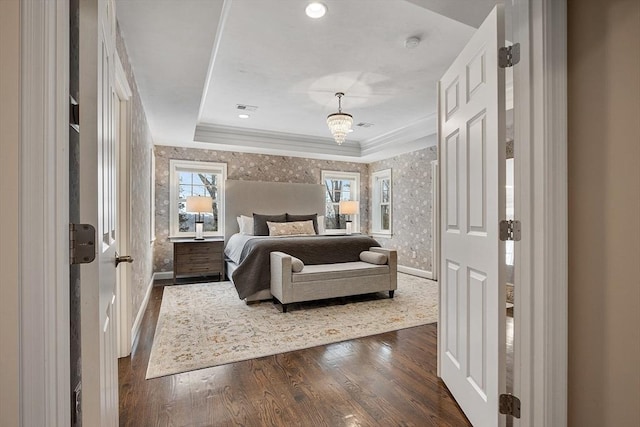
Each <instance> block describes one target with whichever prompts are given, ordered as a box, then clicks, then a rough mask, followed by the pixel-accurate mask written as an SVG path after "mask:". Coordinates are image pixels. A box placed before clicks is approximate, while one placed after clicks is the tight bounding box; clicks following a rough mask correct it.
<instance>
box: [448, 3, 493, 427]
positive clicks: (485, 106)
mask: <svg viewBox="0 0 640 427" xmlns="http://www.w3.org/2000/svg"><path fill="white" fill-rule="evenodd" d="M503 44H504V30H503V17H502V8H501V6H500V5H499V6H496V8H495V9H494V10H493V11H492V12H491V14H489V16H488V17H487V19H486V20H485V22H484V23H483V24H482V26H481V27H480V28H479V29H478V31H477V32H476V34H475V35H474V36H473V37H472V39H471V40H470V41H469V43H468V44H467V46H466V47H465V48H464V49H463V51H462V52H461V53H460V55H459V56H458V58H457V59H456V60H455V61H454V63H453V64H452V65H451V67H450V68H449V70H448V71H447V72H446V73H445V74H444V76H443V77H442V79H441V80H440V83H439V129H440V137H439V138H440V140H439V144H440V153H441V157H442V159H441V163H440V164H441V165H442V172H441V176H442V184H441V185H442V189H443V195H444V198H445V200H444V203H442V205H441V208H440V209H441V218H444V219H445V221H443V224H442V230H441V250H442V252H441V260H442V261H441V262H442V267H441V270H442V271H443V272H444V274H443V275H442V276H441V278H440V279H441V280H440V287H441V301H440V303H441V305H440V306H441V315H440V322H441V330H442V331H443V334H442V336H441V345H440V346H439V348H440V350H439V351H440V352H441V353H442V354H440V361H441V366H440V373H441V376H442V379H443V381H444V382H445V383H446V384H447V386H448V387H449V389H450V390H451V393H452V394H453V395H454V397H455V399H456V401H457V402H458V403H459V404H460V407H461V408H462V409H463V411H464V412H465V414H466V415H467V417H468V418H469V420H470V421H471V422H472V423H473V425H475V426H492V427H493V426H501V425H504V417H501V416H499V414H498V398H499V394H500V393H502V392H504V376H505V375H504V361H505V339H504V337H505V332H504V331H505V309H504V303H503V301H504V272H503V270H504V268H503V267H502V265H503V263H502V260H503V257H504V245H503V244H501V242H500V240H499V236H498V228H499V227H498V224H499V221H500V219H501V216H502V213H503V212H504V206H505V195H504V193H505V187H504V185H505V178H504V155H505V154H504V153H505V147H504V145H505V113H504V71H503V70H501V69H499V68H498V64H497V55H498V48H499V47H500V46H502V45H503ZM460 94H462V98H461V96H460Z"/></svg>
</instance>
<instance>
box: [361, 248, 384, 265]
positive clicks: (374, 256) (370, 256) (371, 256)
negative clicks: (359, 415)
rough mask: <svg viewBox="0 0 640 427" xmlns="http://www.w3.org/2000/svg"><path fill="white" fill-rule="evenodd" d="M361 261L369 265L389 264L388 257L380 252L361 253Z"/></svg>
mask: <svg viewBox="0 0 640 427" xmlns="http://www.w3.org/2000/svg"><path fill="white" fill-rule="evenodd" d="M360 261H364V262H368V263H369V264H376V265H384V264H386V263H387V256H386V255H385V254H381V253H379V252H371V251H362V252H360Z"/></svg>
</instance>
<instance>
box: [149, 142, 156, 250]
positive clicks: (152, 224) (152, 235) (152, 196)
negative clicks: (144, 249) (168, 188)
mask: <svg viewBox="0 0 640 427" xmlns="http://www.w3.org/2000/svg"><path fill="white" fill-rule="evenodd" d="M150 163H151V171H150V172H151V173H150V175H149V176H150V177H151V179H150V181H151V182H150V184H149V186H150V189H149V244H150V245H151V246H153V243H154V242H155V241H156V151H155V149H154V147H153V146H151V159H150Z"/></svg>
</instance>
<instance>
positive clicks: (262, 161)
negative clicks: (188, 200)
mask: <svg viewBox="0 0 640 427" xmlns="http://www.w3.org/2000/svg"><path fill="white" fill-rule="evenodd" d="M155 152H156V242H155V248H154V254H153V269H154V271H155V272H162V271H172V270H173V247H172V244H171V242H170V241H169V160H170V159H179V160H198V161H210V162H220V163H226V164H227V179H235V180H246V181H267V182H295V183H305V184H319V183H320V175H321V171H322V170H333V171H343V172H360V213H361V215H362V216H361V217H360V227H361V229H362V232H363V233H366V232H367V230H368V226H369V221H368V218H369V185H368V183H369V168H368V165H366V164H362V163H354V162H340V161H332V160H316V159H305V158H299V157H287V156H272V155H265V154H250V153H237V152H230V151H215V150H202V149H196V148H180V147H169V146H157V147H156V148H155Z"/></svg>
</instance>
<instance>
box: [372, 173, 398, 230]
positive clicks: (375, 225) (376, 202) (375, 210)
mask: <svg viewBox="0 0 640 427" xmlns="http://www.w3.org/2000/svg"><path fill="white" fill-rule="evenodd" d="M385 179H388V180H389V202H388V205H389V230H383V229H381V228H380V225H381V221H382V219H381V215H380V206H382V202H381V201H380V188H379V187H378V180H380V181H382V180H385ZM371 193H372V194H371V229H372V231H371V234H372V235H375V236H380V237H387V238H390V237H391V236H392V235H393V174H392V170H391V168H387V169H382V170H379V171H376V172H372V173H371Z"/></svg>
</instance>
